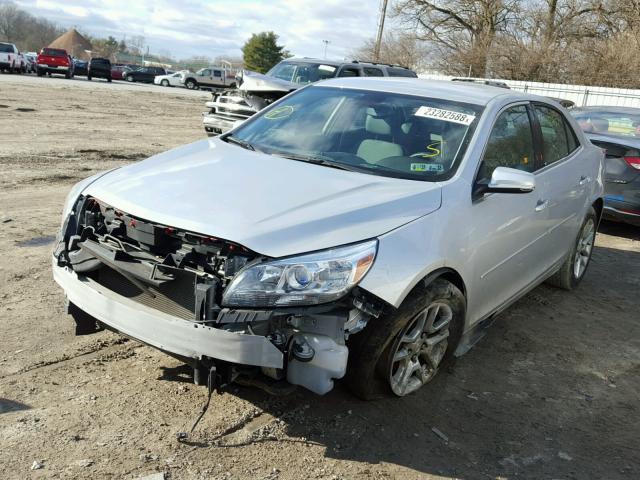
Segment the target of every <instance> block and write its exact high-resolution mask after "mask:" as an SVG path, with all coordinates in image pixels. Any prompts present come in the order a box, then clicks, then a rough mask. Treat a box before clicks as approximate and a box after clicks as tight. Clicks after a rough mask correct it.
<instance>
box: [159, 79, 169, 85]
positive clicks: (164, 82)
mask: <svg viewBox="0 0 640 480" xmlns="http://www.w3.org/2000/svg"><path fill="white" fill-rule="evenodd" d="M160 85H162V86H163V87H168V86H169V80H162V81H161V82H160Z"/></svg>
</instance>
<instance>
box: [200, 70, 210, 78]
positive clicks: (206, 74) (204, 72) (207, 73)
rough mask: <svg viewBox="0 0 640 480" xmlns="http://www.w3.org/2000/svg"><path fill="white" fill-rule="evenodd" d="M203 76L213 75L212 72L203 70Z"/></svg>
mask: <svg viewBox="0 0 640 480" xmlns="http://www.w3.org/2000/svg"><path fill="white" fill-rule="evenodd" d="M202 75H203V76H205V77H208V76H209V75H211V70H203V71H202Z"/></svg>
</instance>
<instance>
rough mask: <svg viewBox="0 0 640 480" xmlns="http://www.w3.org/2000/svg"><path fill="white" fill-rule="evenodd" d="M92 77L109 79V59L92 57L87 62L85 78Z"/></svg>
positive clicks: (89, 78) (108, 80)
mask: <svg viewBox="0 0 640 480" xmlns="http://www.w3.org/2000/svg"><path fill="white" fill-rule="evenodd" d="M92 78H105V79H106V80H107V82H110V81H111V61H110V60H109V59H108V58H92V59H91V61H90V62H89V68H88V71H87V80H89V81H91V79H92Z"/></svg>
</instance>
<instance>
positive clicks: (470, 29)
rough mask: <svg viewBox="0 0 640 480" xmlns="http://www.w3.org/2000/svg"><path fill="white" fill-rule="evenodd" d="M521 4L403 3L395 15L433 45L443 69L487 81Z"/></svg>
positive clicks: (472, 0) (503, 0) (510, 0)
mask: <svg viewBox="0 0 640 480" xmlns="http://www.w3.org/2000/svg"><path fill="white" fill-rule="evenodd" d="M519 1H520V0H400V1H399V3H398V4H397V5H396V8H395V14H396V16H397V17H398V18H399V19H400V20H401V21H402V22H403V23H404V25H405V26H407V27H409V28H413V29H415V32H416V36H417V37H418V38H420V39H423V40H425V41H427V42H429V44H431V45H433V47H434V48H435V49H436V51H437V53H438V57H437V63H438V64H439V65H440V66H442V67H446V69H447V70H448V71H450V72H451V73H455V74H462V73H467V72H468V73H470V74H471V75H472V76H476V77H484V76H485V75H486V74H487V73H488V61H489V54H490V52H491V49H492V47H493V46H494V43H495V41H496V38H497V37H498V35H499V34H500V33H501V32H503V31H505V30H506V28H507V26H508V24H509V23H510V22H511V21H512V20H513V18H514V17H515V12H516V11H517V9H518V4H519V3H518V2H519Z"/></svg>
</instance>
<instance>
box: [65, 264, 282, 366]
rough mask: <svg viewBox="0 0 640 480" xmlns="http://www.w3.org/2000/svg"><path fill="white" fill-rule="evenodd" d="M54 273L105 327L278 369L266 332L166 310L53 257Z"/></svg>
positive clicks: (278, 356) (164, 345)
mask: <svg viewBox="0 0 640 480" xmlns="http://www.w3.org/2000/svg"><path fill="white" fill-rule="evenodd" d="M53 278H54V280H55V281H56V282H57V283H58V285H60V286H61V287H62V289H63V290H64V292H65V293H66V295H67V297H68V299H69V301H70V302H72V303H73V304H75V305H76V306H77V307H78V308H80V309H81V310H83V311H85V312H86V313H88V314H89V315H91V316H93V317H95V318H97V319H98V320H99V321H101V322H102V323H104V324H105V325H108V326H109V327H111V328H113V329H115V330H117V331H119V332H121V333H123V334H124V335H127V336H129V337H132V338H135V339H137V340H139V341H141V342H143V343H146V344H148V345H151V346H153V347H156V348H158V349H160V350H163V351H166V352H171V353H174V354H176V355H180V356H183V357H189V358H194V359H201V358H202V357H204V356H206V357H210V358H215V359H218V360H224V361H227V362H231V363H238V364H242V365H253V366H258V367H267V368H283V354H282V352H281V351H280V350H278V349H277V348H276V347H275V346H274V345H273V344H272V343H271V342H270V341H269V340H268V339H267V338H266V337H263V336H259V335H247V334H242V333H234V332H228V331H226V330H221V329H217V328H212V327H207V326H204V325H201V324H197V323H194V322H191V321H188V320H183V319H181V318H178V317H174V316H171V315H168V314H166V313H163V312H160V311H158V310H155V309H152V308H149V307H147V306H145V305H141V304H139V303H137V302H134V301H132V300H129V299H127V298H125V297H123V296H120V295H118V294H116V293H114V292H112V291H111V290H109V289H107V288H105V287H103V286H102V285H100V284H99V283H97V282H95V281H93V280H91V279H90V278H86V277H83V276H78V275H77V274H76V273H75V272H73V271H72V270H70V269H69V268H67V267H59V266H58V265H57V264H56V261H55V259H54V261H53Z"/></svg>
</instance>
